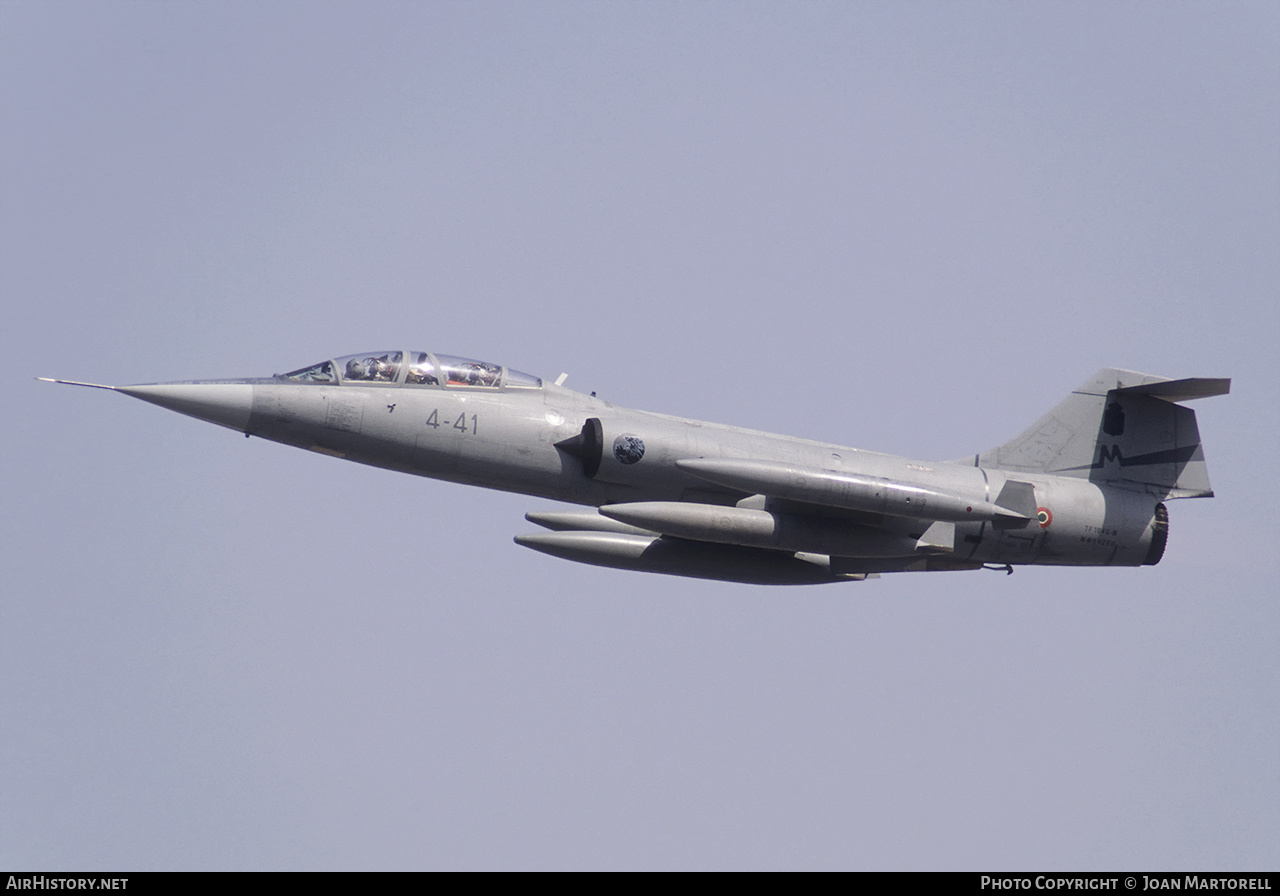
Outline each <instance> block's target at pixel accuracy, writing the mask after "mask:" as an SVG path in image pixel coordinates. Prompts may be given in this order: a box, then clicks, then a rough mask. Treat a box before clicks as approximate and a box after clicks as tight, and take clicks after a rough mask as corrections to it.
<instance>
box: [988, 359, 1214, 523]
mask: <svg viewBox="0 0 1280 896" xmlns="http://www.w3.org/2000/svg"><path fill="white" fill-rule="evenodd" d="M1230 390H1231V380H1230V379H1225V378H1200V377H1193V378H1188V379H1178V380H1172V379H1166V378H1164V377H1158V376H1151V375H1150V374H1145V373H1134V372H1133V371H1131V370H1117V369H1113V368H1107V369H1105V370H1100V371H1098V373H1096V374H1095V375H1094V376H1093V377H1092V378H1091V379H1090V380H1089V381H1088V382H1086V383H1085V384H1084V385H1082V386H1080V387H1079V388H1078V389H1076V390H1075V391H1074V392H1072V393H1071V394H1070V395H1069V396H1067V397H1066V398H1065V399H1063V400H1062V401H1061V402H1059V404H1058V405H1057V407H1055V408H1054V409H1053V410H1052V411H1050V412H1049V413H1048V414H1046V415H1045V416H1043V417H1041V418H1040V419H1039V420H1037V421H1036V423H1035V424H1034V425H1032V426H1031V427H1030V428H1029V429H1027V430H1026V431H1025V432H1024V433H1022V435H1020V436H1018V437H1017V438H1016V439H1013V440H1012V441H1010V442H1006V443H1005V444H1003V445H1001V446H1000V447H998V448H994V449H992V450H990V451H987V452H985V453H983V454H980V455H978V456H977V457H976V458H975V463H976V465H977V466H980V467H986V468H994V469H1000V470H1018V471H1023V472H1033V473H1048V474H1053V475H1058V476H1071V477H1076V478H1080V479H1088V480H1089V481H1091V482H1095V483H1097V484H1099V485H1112V486H1117V487H1120V488H1128V489H1134V490H1137V491H1144V492H1147V493H1149V494H1152V495H1154V496H1156V497H1157V498H1160V499H1164V498H1207V497H1211V496H1212V495H1213V489H1212V488H1211V487H1210V485H1209V471H1208V467H1207V465H1206V464H1205V458H1204V450H1203V448H1202V447H1201V445H1200V430H1199V427H1198V426H1197V425H1196V414H1195V411H1193V410H1191V409H1190V408H1187V407H1183V406H1182V405H1181V404H1179V403H1178V402H1183V401H1191V400H1192V399H1196V398H1210V397H1212V396H1215V395H1226V394H1227V393H1228V392H1229V391H1230Z"/></svg>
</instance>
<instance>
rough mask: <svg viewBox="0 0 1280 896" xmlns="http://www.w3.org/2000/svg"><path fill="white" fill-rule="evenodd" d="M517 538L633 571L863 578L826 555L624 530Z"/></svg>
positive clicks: (807, 579)
mask: <svg viewBox="0 0 1280 896" xmlns="http://www.w3.org/2000/svg"><path fill="white" fill-rule="evenodd" d="M515 542H516V544H519V545H523V546H524V547H527V548H533V549H534V550H535V551H541V552H542V553H544V554H550V555H551V556H552V557H560V558H562V559H565V560H574V561H577V562H578V563H589V564H591V565H592V566H606V567H609V568H611V569H630V570H635V571H637V572H657V573H665V574H666V575H673V576H685V577H687V578H693V579H717V580H719V581H724V582H743V583H747V584H757V585H818V584H822V583H824V582H849V581H858V580H860V579H865V578H867V576H866V575H865V574H863V573H840V572H833V571H832V569H831V565H830V561H829V560H828V558H826V557H820V556H805V555H799V556H796V555H792V554H789V553H785V552H782V551H762V550H758V549H755V548H745V547H739V546H737V545H725V544H708V543H706V542H697V541H686V540H684V539H681V538H665V537H662V536H659V535H656V534H650V535H635V534H630V533H626V532H587V531H577V532H539V533H536V534H534V535H517V536H516V538H515Z"/></svg>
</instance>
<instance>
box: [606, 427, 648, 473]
mask: <svg viewBox="0 0 1280 896" xmlns="http://www.w3.org/2000/svg"><path fill="white" fill-rule="evenodd" d="M613 456H614V457H616V458H617V459H618V463H621V464H627V465H630V464H634V463H636V462H637V461H639V460H640V458H642V457H644V441H643V440H642V439H641V438H640V437H639V436H633V435H628V434H626V433H624V434H622V435H620V436H618V437H617V438H616V439H614V440H613Z"/></svg>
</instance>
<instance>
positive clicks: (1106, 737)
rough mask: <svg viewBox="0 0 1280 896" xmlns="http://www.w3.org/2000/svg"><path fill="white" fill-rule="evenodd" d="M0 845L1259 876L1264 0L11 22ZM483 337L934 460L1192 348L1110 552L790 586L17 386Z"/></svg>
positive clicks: (1266, 667)
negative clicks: (1132, 520)
mask: <svg viewBox="0 0 1280 896" xmlns="http://www.w3.org/2000/svg"><path fill="white" fill-rule="evenodd" d="M0 91H2V94H0V102H2V104H3V105H2V106H0V172H2V181H0V290H2V295H0V309H2V310H3V318H2V319H0V348H2V349H3V357H4V359H5V361H6V364H5V368H6V370H7V371H8V373H7V374H6V376H5V378H4V385H5V388H4V391H3V396H4V397H3V408H4V410H5V414H4V420H5V438H3V439H2V440H0V483H2V486H3V491H2V492H0V507H2V508H3V510H4V513H3V514H0V545H2V546H0V551H2V552H3V554H2V561H3V566H2V571H3V578H2V579H0V582H2V585H3V595H2V596H0V609H2V615H0V719H2V721H0V866H3V867H9V868H30V869H36V870H54V869H64V870H67V869H104V870H105V869H119V870H126V871H127V870H141V869H150V868H181V869H186V868H245V869H252V868H294V869H324V868H345V869H363V868H890V869H893V868H928V869H934V868H940V869H1055V870H1056V869H1096V870H1106V869H1135V870H1140V869H1153V870H1154V869H1210V870H1223V869H1271V870H1274V869H1275V868H1276V867H1277V866H1278V865H1280V749H1278V748H1277V744H1280V650H1278V649H1277V641H1278V638H1280V600H1278V597H1280V585H1278V584H1277V582H1278V581H1280V562H1278V561H1277V548H1276V540H1277V539H1276V527H1275V517H1276V514H1275V507H1276V504H1277V501H1278V500H1280V488H1277V465H1276V455H1277V447H1278V446H1280V387H1278V385H1277V382H1278V377H1280V362H1278V361H1277V353H1276V344H1277V338H1278V337H1280V311H1278V302H1277V298H1278V296H1277V285H1278V284H1280V4H1275V3H1218V2H1215V3H1177V4H1168V3H1142V2H1137V3H1112V2H1107V3H1089V2H1072V3H1057V4H1054V3H976V2H971V3H928V2H917V3H871V2H864V3H773V4H761V3H745V2H744V3H729V2H723V3H693V2H681V3H661V2H644V3H532V2H529V3H515V2H503V3H473V2H468V3H426V2H423V3H386V2H384V3H376V2H374V3H367V2H366V3H360V4H346V3H258V2H255V3H237V2H217V3H176V2H175V3H130V2H114V3H87V2H77V3H65V2H63V3H59V2H14V0H0ZM400 347H406V348H421V349H430V350H436V351H441V352H448V353H453V354H459V355H467V356H473V357H482V358H486V359H490V360H493V361H497V362H499V363H506V364H510V365H512V366H514V367H517V368H520V369H524V370H528V371H531V372H533V373H537V374H539V375H542V376H545V377H555V376H556V375H557V374H559V373H560V372H561V371H568V372H569V374H570V379H569V381H568V383H567V384H568V385H570V386H574V387H577V388H579V389H582V390H584V391H590V390H597V391H598V392H599V393H600V395H601V396H603V397H606V398H608V399H610V400H612V401H614V402H616V403H619V404H624V405H630V406H635V407H642V408H647V409H651V410H659V411H666V412H670V413H677V414H684V415H688V416H693V417H698V418H703V419H711V420H717V421H723V422H728V423H736V424H740V425H744V426H752V427H756V428H760V429H768V430H775V431H782V432H791V433H795V434H797V435H803V436H807V437H811V438H819V439H824V440H829V441H833V442H838V443H842V444H850V445H855V446H858V447H863V448H869V449H875V450H882V451H890V452H894V453H901V454H909V455H912V456H917V457H925V458H946V457H956V456H962V455H965V454H969V453H972V452H975V451H978V450H982V449H986V448H988V447H991V446H992V445H995V444H997V443H999V442H1003V441H1005V440H1006V439H1008V438H1009V437H1011V436H1012V435H1014V434H1016V433H1017V432H1019V431H1020V430H1021V429H1022V428H1023V427H1024V426H1026V425H1027V424H1028V423H1030V422H1031V421H1032V420H1033V419H1035V417H1036V416H1037V415H1038V414H1040V413H1041V412H1042V411H1044V410H1045V409H1047V408H1048V407H1049V406H1051V405H1052V404H1053V403H1054V402H1056V401H1057V400H1058V399H1059V398H1060V397H1061V396H1062V395H1063V394H1065V393H1066V392H1068V391H1069V390H1070V389H1071V388H1072V387H1074V386H1076V385H1077V384H1079V383H1080V382H1082V381H1084V380H1085V379H1086V378H1087V377H1089V375H1090V374H1092V373H1093V371H1095V370H1096V369H1097V368H1099V367H1103V366H1119V367H1128V368H1131V369H1136V370H1142V371H1146V372H1150V373H1156V374H1162V375H1166V376H1231V377H1234V386H1233V390H1232V394H1231V395H1230V396H1229V397H1226V398H1217V399H1212V400H1209V401H1204V402H1200V403H1198V404H1197V405H1196V409H1197V411H1198V412H1199V416H1200V426H1201V432H1202V434H1203V437H1204V440H1205V444H1206V451H1207V455H1208V459H1209V464H1210V473H1211V476H1212V479H1213V484H1214V487H1215V488H1216V490H1217V492H1218V497H1217V498H1215V499H1213V500H1211V501H1182V502H1175V503H1174V504H1173V505H1172V506H1171V508H1170V513H1171V536H1170V542H1169V549H1168V552H1167V553H1166V555H1165V559H1164V561H1163V562H1162V563H1161V564H1160V565H1159V566H1156V567H1154V568H1144V569H1138V570H1069V569H1068V570H1054V569H1022V570H1020V571H1018V572H1017V573H1016V574H1015V575H1013V576H1010V577H1006V576H1003V575H1000V574H996V573H991V572H971V573H948V574H936V575H901V576H896V577H894V576H887V577H884V578H882V579H880V580H878V581H874V582H866V583H860V584H848V585H829V586H823V587H818V588H812V589H787V588H765V587H749V586H741V585H732V584H722V583H708V582H699V581H694V580H684V579H676V578H667V577H659V576H644V575H640V574H631V573H625V572H618V571H611V570H603V569H596V568H591V567H586V566H580V565H575V564H570V563H566V562H564V561H558V560H553V559H551V558H549V557H546V556H543V555H540V554H536V553H534V552H532V551H528V550H525V549H522V548H520V547H517V546H516V545H514V544H512V542H511V537H512V536H513V535H515V534H517V533H519V532H525V531H531V530H532V528H533V527H531V526H530V525H529V524H528V523H525V522H524V520H523V519H522V516H523V514H524V513H525V512H526V511H527V510H532V509H546V508H547V507H548V506H549V505H547V504H545V502H539V501H534V500H532V499H525V498H522V497H520V496H513V495H504V494H498V493H492V492H486V491H482V490H478V489H467V488H464V487H461V486H455V485H448V484H443V483H437V482H433V481H430V480H425V479H413V478H410V477H406V476H398V475H395V474H393V473H388V472H384V471H378V470H373V469H366V468H362V467H360V466H357V465H354V464H346V463H342V462H339V461H335V460H332V459H330V458H325V457H321V456H319V455H312V454H308V453H305V452H301V451H297V450H294V449H290V448H285V447H283V446H280V445H275V444H272V443H268V442H263V441H259V440H256V439H251V440H245V439H244V438H242V437H239V436H237V435H236V434H234V433H231V432H229V431H227V430H223V429H219V428H217V427H214V426H210V425H207V424H203V423H199V422H196V421H193V420H190V419H186V418H183V417H180V416H177V415H174V414H171V413H168V412H165V411H162V410H160V409H158V408H155V407H151V406H149V405H145V404H143V403H141V402H136V401H132V400H129V399H126V398H125V397H123V396H117V395H111V394H107V393H104V392H96V391H91V390H75V389H70V388H65V387H56V386H51V385H49V384H46V383H38V382H35V381H34V380H33V377H35V376H61V377H67V378H72V379H91V380H95V381H98V382H109V383H133V382H149V381H156V380H172V379H192V378H209V377H219V376H258V375H267V374H271V373H273V372H278V371H283V370H288V369H293V368H295V367H299V366H302V365H304V364H308V363H311V362H314V361H318V360H321V359H323V358H326V357H332V356H334V355H339V354H345V353H348V352H356V351H362V350H367V349H381V348H400Z"/></svg>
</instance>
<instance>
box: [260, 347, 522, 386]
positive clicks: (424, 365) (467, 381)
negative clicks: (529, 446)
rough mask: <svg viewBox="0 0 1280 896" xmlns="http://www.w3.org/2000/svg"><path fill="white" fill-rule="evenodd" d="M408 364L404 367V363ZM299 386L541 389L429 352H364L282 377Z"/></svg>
mask: <svg viewBox="0 0 1280 896" xmlns="http://www.w3.org/2000/svg"><path fill="white" fill-rule="evenodd" d="M406 362H407V363H406ZM283 378H284V379H287V380H294V381H295V382H300V383H331V384H334V385H340V384H350V383H358V384H360V385H369V384H372V383H378V384H380V385H384V386H399V385H405V386H436V387H443V386H448V387H455V386H461V387H467V388H476V389H541V388H542V380H541V379H539V378H538V377H536V376H532V375H531V374H528V373H521V372H520V371H519V370H512V369H511V368H509V367H500V366H498V365H497V364H490V363H488V362H487V361H473V360H471V359H470V358H458V357H455V356H453V355H437V354H433V353H430V352H363V353H361V354H358V355H344V356H342V357H341V358H334V359H333V360H331V361H321V362H320V363H319V364H312V365H311V366H310V367H304V368H302V369H301V370H295V371H293V372H292V373H286V374H283Z"/></svg>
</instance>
